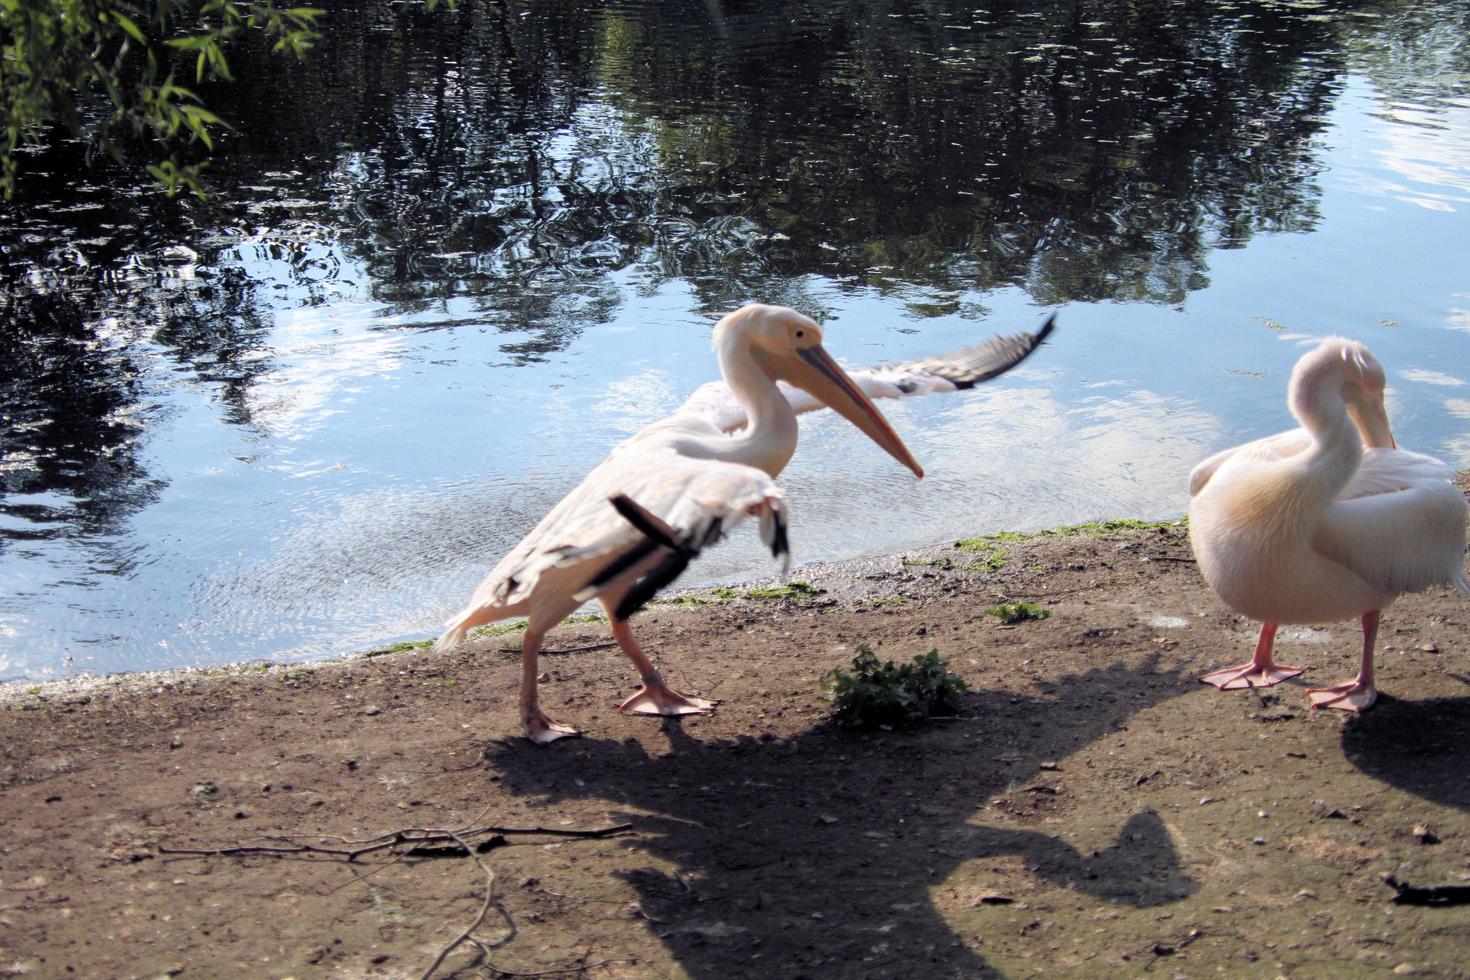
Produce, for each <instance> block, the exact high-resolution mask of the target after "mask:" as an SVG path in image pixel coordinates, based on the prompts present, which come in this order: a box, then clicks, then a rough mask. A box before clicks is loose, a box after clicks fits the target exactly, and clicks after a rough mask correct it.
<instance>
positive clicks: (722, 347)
mask: <svg viewBox="0 0 1470 980" xmlns="http://www.w3.org/2000/svg"><path fill="white" fill-rule="evenodd" d="M1050 328H1051V323H1050V321H1048V323H1047V325H1046V328H1045V329H1044V330H1043V331H1041V332H1039V335H1031V334H1020V335H1017V337H1016V338H1013V339H1007V338H997V339H996V340H994V341H991V342H990V343H989V344H986V345H982V346H981V347H979V348H975V349H974V350H972V351H967V352H958V356H957V357H955V356H952V358H951V359H936V361H934V362H932V363H931V362H916V364H912V365H903V366H900V367H897V368H886V369H877V370H873V371H869V372H863V373H864V375H865V380H864V386H865V387H868V388H869V389H870V390H873V391H874V393H875V394H879V395H883V394H890V393H892V394H895V395H897V394H903V393H905V389H908V393H915V394H917V393H922V392H923V391H926V390H942V389H943V388H944V387H945V386H948V387H949V389H950V390H953V388H955V387H969V386H970V385H971V384H974V383H975V382H976V381H978V380H984V379H985V378H987V377H994V376H995V375H997V374H999V373H1002V372H1003V371H1005V370H1007V369H1009V368H1010V367H1013V366H1014V365H1015V364H1018V363H1020V361H1021V360H1022V359H1023V358H1024V357H1025V356H1026V355H1027V354H1029V353H1030V352H1031V351H1032V350H1033V349H1035V347H1036V346H1037V344H1039V343H1040V341H1041V339H1042V338H1043V337H1044V336H1045V335H1046V333H1047V332H1049V330H1050ZM821 341H822V331H821V328H820V327H818V326H817V324H816V322H815V321H813V320H811V319H810V318H808V317H805V316H802V315H801V314H800V313H797V312H796V311H795V310H791V309H787V308H786V307H780V306H765V305H761V304H752V305H750V306H746V307H743V308H741V309H739V310H737V311H735V312H734V313H731V314H729V315H727V316H725V317H724V318H723V319H721V320H720V322H719V323H718V324H717V325H716V326H715V329H714V346H715V350H716V353H717V355H718V358H719V364H720V370H721V372H722V374H723V375H724V379H725V380H724V382H723V385H715V386H709V385H707V386H705V387H704V388H702V389H700V391H699V392H697V393H696V394H695V396H694V397H691V398H690V400H689V401H688V402H687V403H686V404H685V405H683V406H682V407H681V408H680V409H679V411H677V412H675V413H674V414H673V415H672V416H670V417H669V418H667V419H664V420H662V421H660V422H656V423H654V424H653V425H650V426H649V427H647V428H646V429H644V430H643V431H641V432H639V433H638V434H636V435H634V436H633V437H632V438H630V439H628V440H627V441H626V442H624V443H622V444H621V445H619V446H618V447H617V448H616V449H614V450H613V452H612V455H611V456H609V457H608V459H607V460H606V461H604V462H603V463H601V464H600V465H599V466H598V467H597V468H596V469H594V470H593V471H592V472H591V473H589V474H588V475H587V477H586V479H584V480H583V481H582V483H581V485H579V486H578V487H577V488H576V489H575V490H573V491H572V492H571V493H570V494H568V495H567V496H566V497H565V498H564V499H563V500H562V501H561V503H559V504H557V505H556V507H554V508H553V509H552V510H551V512H550V513H549V514H547V515H546V517H545V518H543V519H542V520H541V523H540V524H538V525H536V527H535V529H534V530H532V531H531V533H530V534H529V535H527V536H526V538H525V539H524V540H522V541H521V543H520V544H518V545H516V547H515V548H513V549H512V550H511V552H510V553H509V554H508V555H506V556H505V557H504V558H503V559H501V561H500V563H499V564H498V565H496V566H495V569H494V570H493V571H492V572H491V573H490V574H489V576H488V577H486V579H485V581H484V582H482V583H481V584H480V587H479V588H478V589H476V590H475V593H474V595H473V596H472V597H471V598H470V601H469V604H468V605H467V606H466V607H465V608H464V610H463V611H461V612H460V613H459V615H457V616H456V617H454V619H452V620H451V621H450V622H449V624H448V628H447V630H446V632H445V633H444V634H443V635H442V636H441V637H440V638H439V640H438V641H437V642H436V643H435V644H434V650H435V651H444V650H448V649H451V648H452V647H453V646H454V645H455V644H457V643H458V642H459V641H460V640H461V639H462V638H463V637H464V635H465V634H466V632H468V631H469V630H470V629H472V628H473V627H475V626H478V625H480V624H482V623H488V622H492V621H494V620H498V619H507V618H510V617H512V616H525V617H526V628H525V633H524V634H523V638H522V640H521V685H520V710H521V721H522V724H523V725H524V726H525V730H526V734H527V736H529V737H530V738H531V740H532V741H534V742H537V743H543V744H544V743H547V742H552V741H555V740H556V739H559V738H563V737H565V736H569V735H576V734H578V733H577V731H576V730H575V729H573V728H570V727H568V726H566V725H562V724H558V723H557V722H555V721H553V720H552V719H551V718H549V717H548V716H547V715H546V713H545V712H544V711H542V709H541V707H540V705H539V703H538V699H537V689H536V659H537V654H538V652H539V651H540V648H541V642H542V639H543V637H544V636H545V635H546V631H547V630H549V629H550V628H551V627H553V626H555V625H556V624H557V623H559V622H561V620H562V619H564V618H566V616H567V615H569V614H570V613H571V612H572V611H574V610H575V609H576V608H577V606H578V605H580V604H581V603H583V602H585V601H587V600H588V599H590V598H592V597H593V596H596V597H597V599H598V600H599V601H600V602H601V604H602V607H603V609H605V610H606V611H607V614H608V619H609V621H610V622H611V624H612V633H613V637H614V639H616V640H617V643H618V646H619V647H620V648H621V649H622V651H623V653H624V654H625V655H626V656H627V657H628V659H629V660H631V661H632V662H633V665H634V667H636V668H637V670H638V673H639V675H640V677H641V678H642V680H643V686H642V688H641V689H640V690H639V691H638V693H636V694H634V695H633V696H632V697H630V698H628V700H626V701H624V702H623V703H622V705H620V710H623V711H631V712H635V713H638V714H660V715H682V714H703V713H707V712H709V711H710V710H711V709H713V707H714V702H712V701H708V700H705V699H703V698H698V697H694V696H692V695H688V694H684V693H681V692H679V691H676V690H674V689H672V688H670V687H669V686H668V685H667V684H665V683H664V681H663V679H662V678H661V677H660V676H659V673H658V671H657V670H656V669H655V668H654V666H653V664H652V663H651V662H650V661H649V659H648V657H647V656H645V655H644V653H643V651H642V650H641V649H640V648H639V646H638V643H637V641H635V640H634V639H633V635H632V631H631V630H630V628H629V626H628V622H627V620H628V617H629V616H630V615H632V613H633V612H635V611H636V610H637V609H638V607H639V606H641V605H642V604H643V603H644V602H646V601H647V600H648V599H649V598H651V597H652V595H653V593H654V592H656V591H657V590H658V589H660V588H662V587H663V586H665V585H667V584H669V582H671V581H673V579H674V578H675V577H676V576H677V575H678V574H679V573H680V572H681V571H682V570H683V569H684V567H685V565H687V564H688V562H689V559H690V558H691V557H693V555H694V554H696V553H697V552H698V551H699V549H700V548H702V547H704V546H705V545H708V544H711V543H713V542H714V541H715V540H718V538H719V537H720V535H721V533H722V532H723V531H725V530H727V529H728V528H730V527H731V526H733V525H734V524H736V523H738V522H739V521H741V520H743V519H744V518H745V517H747V516H750V517H756V518H758V519H759V522H760V533H761V538H762V540H763V541H764V542H765V543H766V544H767V546H769V547H770V548H771V551H772V553H773V554H774V555H776V556H777V557H781V558H784V557H785V556H786V550H787V549H786V526H785V520H786V516H785V503H784V500H783V498H782V493H781V490H780V488H778V487H777V486H776V484H775V482H774V481H773V477H775V476H776V475H777V474H778V473H780V472H781V470H782V469H783V468H784V467H785V466H786V464H787V462H788V461H790V459H791V456H792V453H794V452H795V451H796V437H797V422H796V412H797V408H794V407H793V405H792V402H791V401H789V400H788V398H787V396H786V395H784V394H783V392H782V389H781V388H780V387H778V383H781V382H784V383H786V384H788V385H793V386H795V388H793V389H788V390H790V391H792V392H793V396H794V395H795V392H796V391H797V390H798V389H799V390H800V392H802V393H804V395H809V396H810V398H811V399H814V401H812V402H811V404H810V405H806V404H803V405H801V406H800V407H801V408H815V407H817V406H818V405H827V406H830V407H831V408H833V409H834V410H836V411H837V412H839V413H841V414H842V415H843V416H844V417H845V418H847V419H848V420H849V421H850V422H852V423H853V424H854V425H856V426H857V427H858V428H859V429H861V430H862V431H863V432H865V433H867V435H868V437H869V438H871V439H872V440H873V441H874V442H876V443H877V444H878V445H879V446H880V447H882V448H883V449H884V450H885V451H887V452H888V453H889V454H890V455H892V456H893V457H894V458H895V459H897V460H898V461H899V462H901V463H903V464H904V465H905V466H907V467H908V468H909V469H911V470H913V472H914V474H915V475H916V476H923V470H922V469H921V468H920V467H919V464H918V463H917V462H916V461H915V460H914V458H913V457H912V456H911V455H910V454H909V451H908V449H907V448H905V447H904V445H903V442H902V441H901V440H900V439H899V438H898V436H897V434H896V433H894V431H893V429H892V427H891V426H889V424H888V422H887V420H886V419H884V418H883V416H882V414H881V413H879V411H878V410H877V409H876V408H874V407H873V404H872V402H871V401H869V400H868V398H867V396H865V395H864V394H863V392H862V391H861V390H860V389H859V387H858V386H857V384H855V383H854V381H853V379H852V378H851V377H849V376H848V375H847V374H846V373H845V372H844V371H843V370H842V369H841V368H840V367H838V366H837V364H836V363H835V362H834V361H833V360H832V358H831V357H830V356H829V355H828V354H827V353H826V351H825V350H823V348H822V345H821ZM925 364H927V365H928V367H927V369H926V368H925V367H924V365H925Z"/></svg>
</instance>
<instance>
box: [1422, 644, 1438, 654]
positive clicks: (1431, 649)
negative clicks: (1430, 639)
mask: <svg viewBox="0 0 1470 980" xmlns="http://www.w3.org/2000/svg"><path fill="white" fill-rule="evenodd" d="M1419 649H1420V650H1422V651H1423V652H1425V653H1439V647H1438V646H1436V645H1435V644H1433V643H1421V644H1419Z"/></svg>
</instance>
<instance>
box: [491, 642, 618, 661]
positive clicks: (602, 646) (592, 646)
mask: <svg viewBox="0 0 1470 980" xmlns="http://www.w3.org/2000/svg"><path fill="white" fill-rule="evenodd" d="M617 645H618V644H617V641H615V640H608V641H607V642H605V643H589V644H587V645H586V646H580V647H562V648H560V649H558V650H547V649H542V651H541V656H543V657H557V656H561V655H562V654H567V653H586V652H588V651H589V650H606V649H608V648H609V647H615V646H617ZM495 650H496V652H497V653H520V652H521V648H520V647H496V648H495Z"/></svg>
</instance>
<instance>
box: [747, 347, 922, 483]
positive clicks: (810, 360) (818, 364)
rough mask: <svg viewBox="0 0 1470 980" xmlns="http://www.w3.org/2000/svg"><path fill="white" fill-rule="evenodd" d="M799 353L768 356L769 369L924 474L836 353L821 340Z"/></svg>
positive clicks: (766, 359) (916, 472) (896, 457)
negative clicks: (833, 354) (828, 349)
mask: <svg viewBox="0 0 1470 980" xmlns="http://www.w3.org/2000/svg"><path fill="white" fill-rule="evenodd" d="M794 353H795V354H796V357H791V358H788V357H780V358H776V357H770V356H767V357H764V358H762V360H763V361H765V362H766V366H767V368H768V370H770V372H771V373H772V374H773V375H774V376H775V377H778V378H780V379H781V380H782V381H786V382H788V383H790V384H794V385H796V386H797V387H798V388H802V389H805V390H806V391H807V392H808V393H810V394H811V396H812V397H813V398H815V399H817V400H818V401H820V402H821V403H822V404H823V405H826V406H827V407H828V408H830V409H832V410H833V411H834V412H837V413H839V414H840V415H841V416H842V417H843V418H845V419H847V420H848V421H849V422H851V423H852V424H853V425H855V426H857V427H858V428H859V429H861V430H863V432H865V433H867V436H868V438H869V439H872V440H873V441H874V442H876V443H877V444H878V445H879V446H880V447H881V448H882V449H883V451H884V452H886V453H888V455H890V456H892V457H893V458H894V459H896V460H898V461H899V462H900V463H902V464H903V465H904V466H907V467H908V468H909V469H910V470H913V472H914V476H917V477H920V478H923V476H924V468H923V467H922V466H920V465H919V461H918V460H916V459H914V457H913V454H912V453H910V452H909V450H908V447H907V446H905V445H904V444H903V440H902V439H900V438H899V437H898V433H897V432H894V431H893V426H891V425H889V424H888V420H887V419H886V418H884V417H883V413H882V412H880V411H878V409H877V408H875V407H873V403H872V402H871V401H869V400H868V396H867V395H865V394H863V393H862V390H861V389H860V388H858V386H857V385H856V384H855V383H854V382H853V380H852V379H851V378H849V377H848V376H847V372H846V371H844V370H842V368H840V367H838V366H837V362H836V361H834V360H832V356H831V355H830V354H828V353H827V352H826V351H825V350H823V349H822V345H821V344H814V345H812V346H811V347H803V348H800V349H798V350H796V351H795V352H794Z"/></svg>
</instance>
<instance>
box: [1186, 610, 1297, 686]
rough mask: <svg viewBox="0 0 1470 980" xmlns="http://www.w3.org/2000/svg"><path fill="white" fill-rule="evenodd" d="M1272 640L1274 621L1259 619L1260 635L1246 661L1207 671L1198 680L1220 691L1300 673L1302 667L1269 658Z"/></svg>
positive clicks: (1260, 684)
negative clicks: (1253, 653)
mask: <svg viewBox="0 0 1470 980" xmlns="http://www.w3.org/2000/svg"><path fill="white" fill-rule="evenodd" d="M1275 644H1276V624H1275V623H1262V624H1261V638H1260V639H1259V640H1257V641H1256V653H1255V656H1253V657H1252V658H1251V659H1250V662H1249V663H1243V664H1237V665H1236V666H1234V667H1223V668H1221V669H1220V670H1214V671H1211V672H1210V673H1208V674H1205V675H1204V676H1203V677H1201V678H1200V683H1202V684H1213V685H1215V686H1216V687H1218V688H1219V689H1220V690H1222V691H1240V690H1244V689H1245V688H1248V687H1270V686H1271V685H1272V684H1280V683H1281V682H1282V681H1284V680H1289V679H1291V678H1293V677H1295V676H1296V675H1297V674H1300V673H1301V672H1302V668H1300V667H1288V666H1287V665H1286V664H1278V663H1276V662H1275V661H1274V660H1272V659H1271V650H1272V648H1273V647H1274V646H1275Z"/></svg>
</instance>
